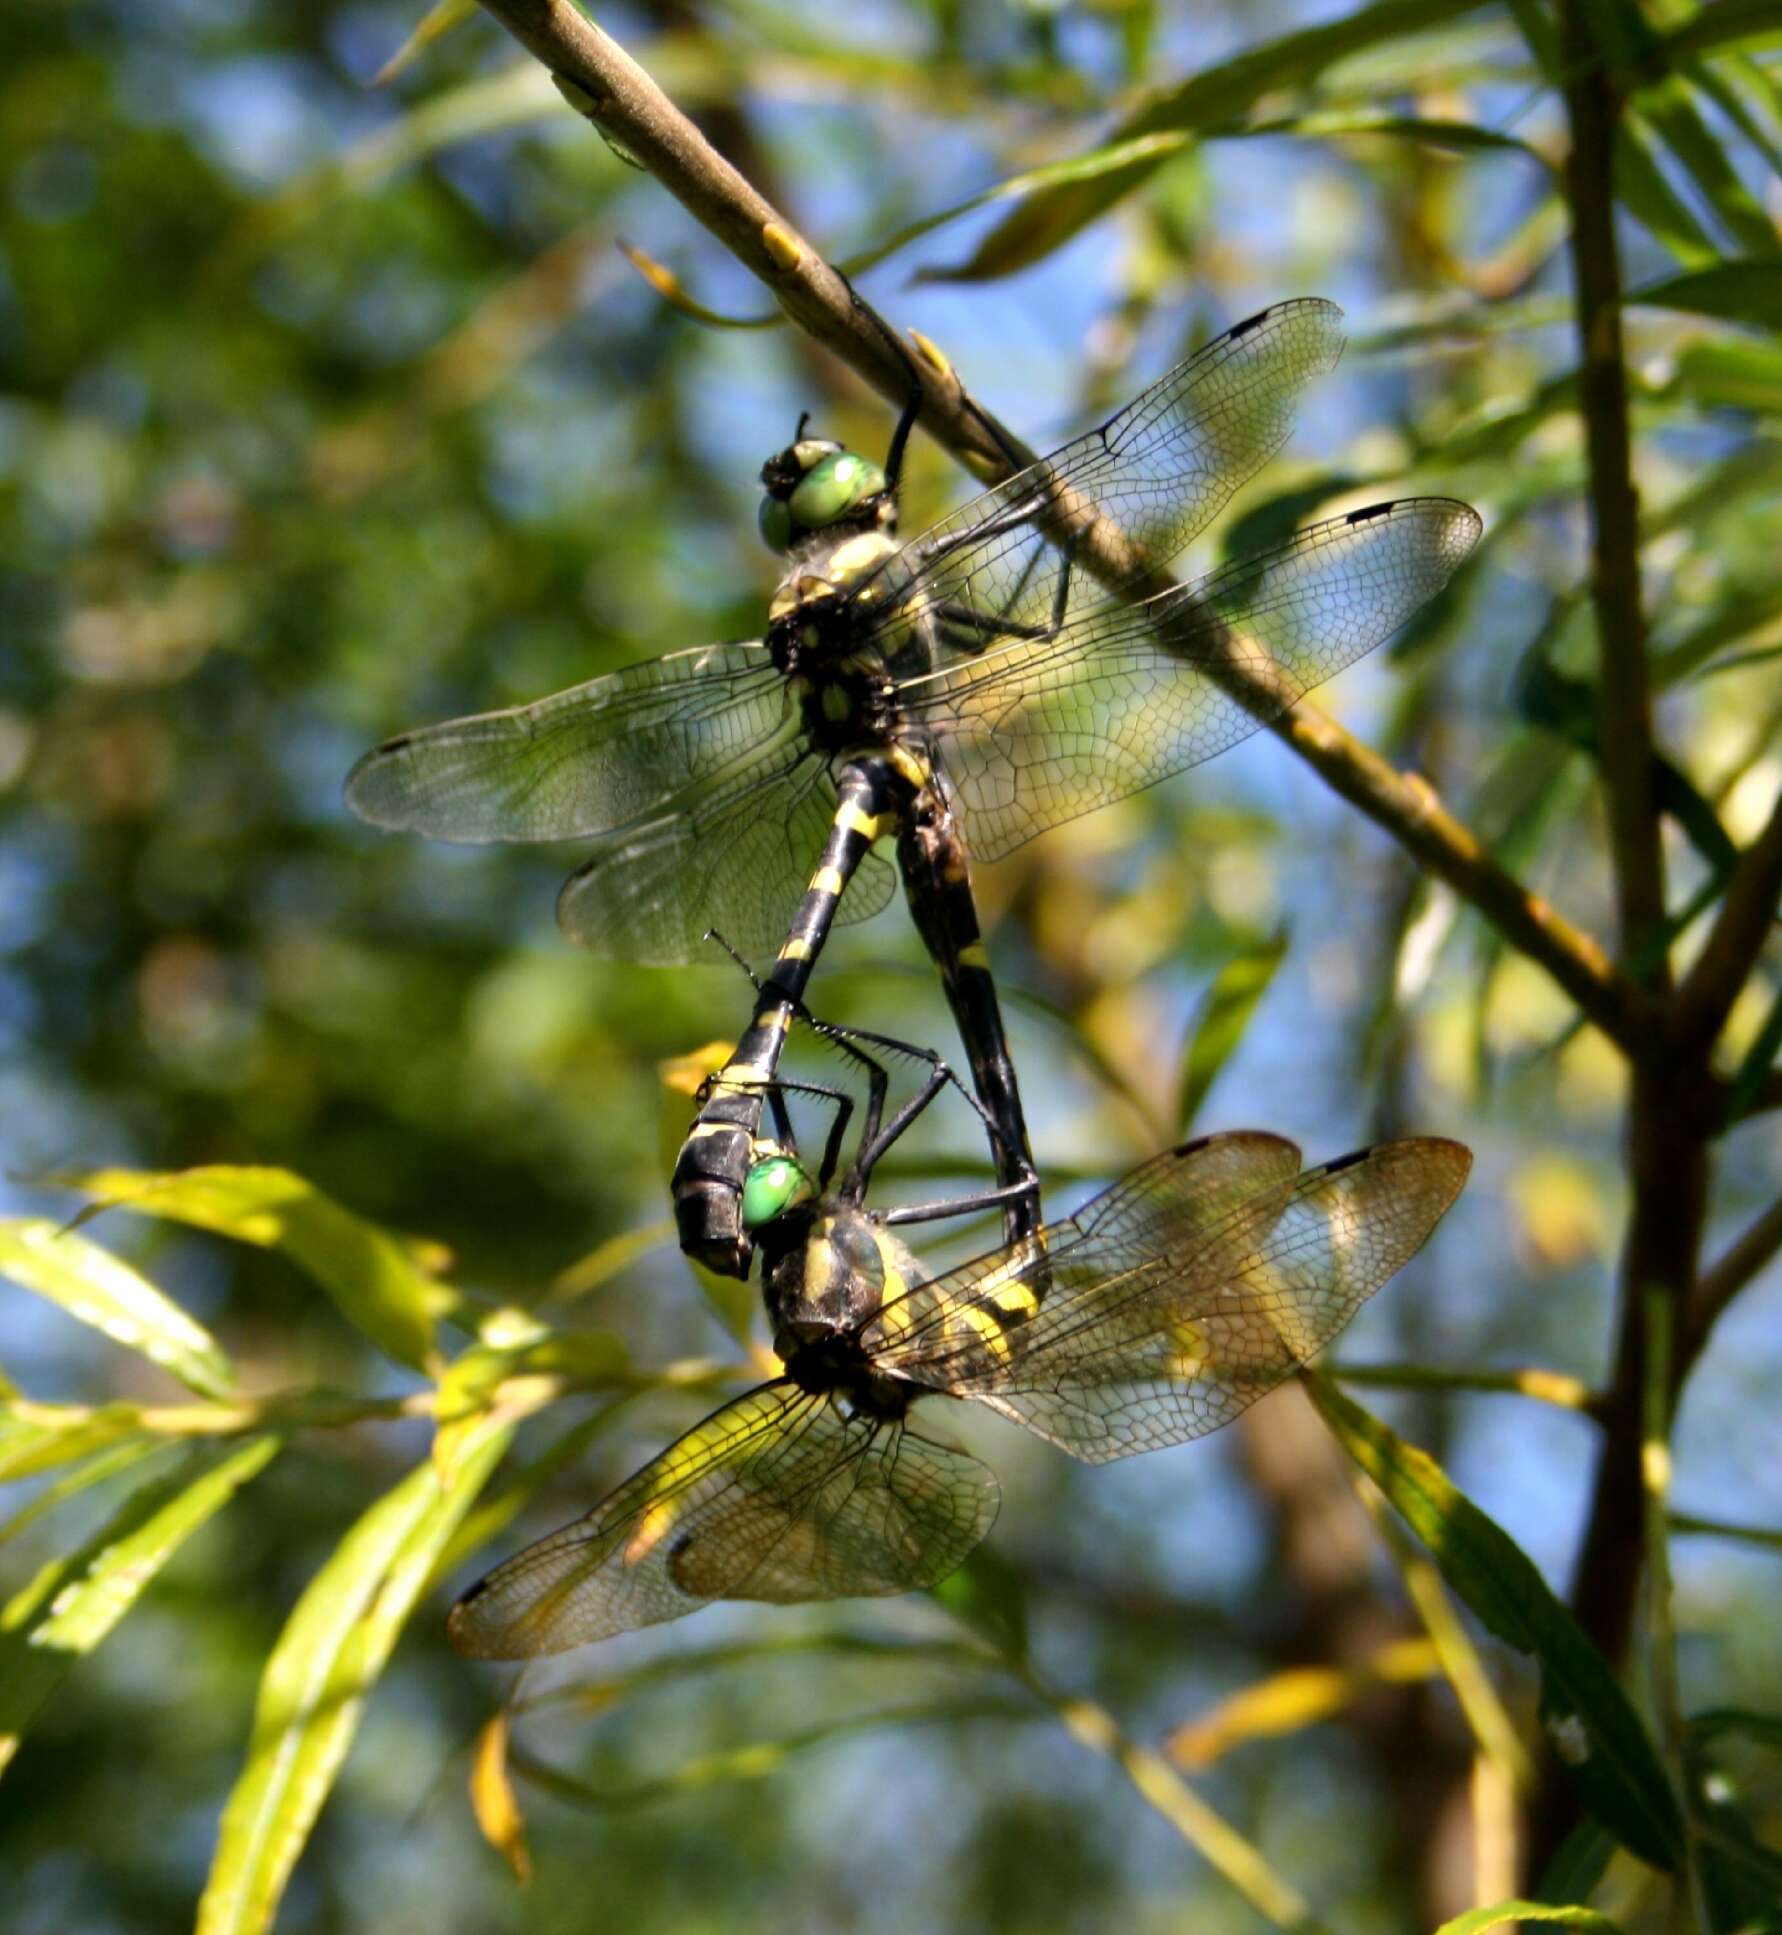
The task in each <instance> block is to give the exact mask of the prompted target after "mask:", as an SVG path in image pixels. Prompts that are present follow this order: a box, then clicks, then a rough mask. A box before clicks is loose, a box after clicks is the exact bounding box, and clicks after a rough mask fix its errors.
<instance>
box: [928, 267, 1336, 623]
mask: <svg viewBox="0 0 1782 1935" xmlns="http://www.w3.org/2000/svg"><path fill="white" fill-rule="evenodd" d="M1341 320H1342V311H1341V310H1340V309H1339V308H1337V306H1336V304H1335V303H1332V302H1322V301H1317V300H1309V301H1298V302H1282V303H1277V304H1275V306H1274V307H1273V308H1270V309H1265V310H1263V311H1262V312H1261V313H1260V314H1259V315H1255V316H1251V317H1249V318H1248V319H1247V320H1245V321H1244V322H1241V323H1238V324H1236V325H1235V326H1234V327H1233V328H1231V329H1228V330H1227V331H1226V332H1225V334H1224V335H1223V336H1219V337H1216V338H1215V339H1214V340H1213V341H1212V342H1210V343H1208V344H1207V345H1206V347H1205V348H1204V349H1202V350H1200V351H1198V352H1197V353H1196V354H1195V355H1193V356H1191V357H1189V358H1188V360H1187V361H1186V362H1184V363H1179V364H1177V365H1176V367H1175V368H1174V369H1173V370H1171V371H1169V373H1168V374H1167V375H1165V376H1163V377H1160V378H1159V379H1158V381H1157V382H1155V383H1153V384H1152V385H1151V387H1150V388H1149V389H1148V390H1145V391H1143V392H1142V393H1141V394H1140V395H1138V396H1137V397H1135V398H1134V399H1133V400H1132V402H1130V403H1129V404H1127V405H1126V407H1125V408H1124V409H1123V410H1121V411H1120V412H1119V413H1118V414H1117V415H1115V416H1112V417H1110V418H1109V419H1108V421H1107V422H1106V423H1104V424H1102V425H1101V426H1100V428H1098V429H1095V430H1090V431H1088V432H1086V433H1085V434H1084V435H1083V436H1080V437H1077V438H1076V439H1074V440H1073V441H1072V442H1070V443H1067V444H1065V445H1064V446H1063V448H1062V449H1059V450H1055V451H1053V452H1052V454H1051V455H1050V456H1049V457H1045V458H1042V459H1041V460H1040V461H1039V462H1038V463H1037V464H1034V465H1031V466H1030V467H1029V468H1028V469H1026V470H1024V471H1022V472H1020V473H1019V474H1018V475H1017V476H1015V477H1011V478H1010V479H1009V480H1008V481H1007V482H1006V483H1001V484H998V485H996V486H995V488H994V489H992V490H988V491H985V492H984V493H983V494H982V495H981V496H979V497H976V498H974V499H972V500H971V502H969V503H967V504H964V505H961V506H960V508H959V509H958V510H956V511H954V512H953V513H952V514H951V515H950V516H948V517H945V518H943V519H942V520H941V521H940V522H939V523H938V524H936V525H934V526H933V527H932V528H931V529H930V530H928V531H925V532H924V533H923V534H922V535H921V536H920V537H918V538H916V539H915V540H914V541H913V542H912V543H911V544H909V545H908V546H906V547H905V550H904V553H903V555H904V558H905V560H906V562H907V563H908V564H909V565H910V566H911V567H912V568H913V569H914V570H915V572H916V579H917V592H916V597H917V599H918V601H919V602H921V603H924V604H928V605H938V606H943V607H944V606H947V605H953V606H959V607H964V608H966V609H968V610H969V611H971V612H974V613H976V614H978V615H979V616H980V617H981V618H982V619H983V620H984V621H986V622H987V623H989V624H991V625H995V624H1005V623H1010V622H1013V623H1015V624H1025V625H1044V624H1047V623H1049V622H1050V621H1051V620H1052V618H1053V616H1054V614H1055V612H1056V609H1057V601H1058V588H1059V581H1060V575H1061V573H1062V572H1063V570H1064V569H1065V564H1064V554H1063V551H1062V550H1061V549H1060V548H1059V543H1060V540H1064V539H1067V538H1068V535H1069V534H1070V533H1072V532H1074V531H1077V530H1079V529H1081V528H1082V527H1084V526H1085V525H1086V524H1088V523H1090V522H1092V521H1093V520H1094V518H1095V517H1096V516H1097V515H1100V516H1102V517H1105V518H1107V519H1109V520H1110V521H1111V522H1112V523H1113V524H1115V525H1117V526H1118V527H1119V530H1120V532H1121V534H1122V536H1123V538H1124V539H1125V541H1126V542H1127V544H1128V545H1129V546H1130V548H1131V564H1130V569H1129V571H1128V572H1127V573H1126V574H1124V575H1125V577H1127V578H1134V577H1137V576H1139V575H1140V574H1142V573H1143V572H1144V571H1145V570H1147V569H1149V568H1153V567H1162V566H1164V565H1167V564H1168V563H1169V561H1170V559H1171V558H1173V557H1174V556H1175V555H1176V554H1177V552H1179V551H1180V550H1181V549H1182V547H1183V545H1185V544H1187V543H1188V542H1189V541H1190V540H1191V539H1192V538H1193V537H1194V536H1195V535H1196V533H1197V532H1199V531H1201V530H1203V529H1205V527H1206V526H1207V525H1208V524H1210V523H1211V522H1212V520H1213V519H1214V518H1215V517H1217V516H1218V514H1219V512H1220V511H1221V510H1223V509H1224V508H1225V506H1226V505H1227V504H1228V503H1229V502H1230V501H1231V498H1232V496H1233V495H1234V494H1235V492H1236V491H1237V490H1238V489H1239V488H1240V487H1241V486H1242V485H1244V484H1245V483H1247V482H1248V481H1249V479H1250V478H1252V477H1253V476H1255V474H1256V473H1257V471H1259V470H1260V469H1261V468H1262V466H1263V465H1264V464H1265V463H1267V461H1268V460H1269V458H1270V457H1272V456H1273V455H1274V454H1275V452H1276V451H1277V450H1279V449H1280V447H1281V446H1282V444H1284V443H1285V442H1286V441H1287V437H1288V435H1289V433H1290V432H1291V430H1292V427H1293V417H1294V412H1295V409H1296V407H1297V405H1298V401H1299V396H1300V393H1301V391H1303V390H1304V389H1305V388H1306V386H1307V385H1308V384H1309V383H1310V382H1311V381H1312V379H1313V378H1314V377H1316V376H1320V375H1323V374H1324V373H1325V372H1326V371H1328V370H1330V369H1331V368H1333V367H1334V366H1335V364H1336V360H1337V358H1338V356H1340V355H1341V353H1342V346H1343V336H1342V329H1341ZM1120 581H1121V579H1120V578H1119V577H1116V579H1115V581H1114V582H1115V583H1116V584H1117V583H1119V582H1120ZM1111 588H1112V587H1111V586H1110V585H1109V584H1108V583H1107V582H1106V581H1105V580H1102V581H1098V580H1097V579H1094V578H1091V577H1090V576H1089V575H1088V574H1087V573H1085V572H1081V571H1077V572H1074V573H1073V575H1072V578H1071V584H1070V590H1069V595H1068V597H1067V598H1066V600H1065V609H1066V611H1067V612H1068V611H1069V610H1071V609H1073V608H1081V607H1084V606H1089V605H1095V604H1099V603H1101V602H1102V601H1104V600H1105V599H1107V597H1108V596H1109V592H1110V589H1111ZM982 642H983V638H982V634H981V633H980V634H979V635H978V636H977V637H976V638H973V637H972V636H971V635H970V633H969V632H968V633H967V634H966V635H965V637H964V640H963V643H964V645H965V648H966V649H968V650H969V649H971V648H973V647H974V646H976V645H981V644H982Z"/></svg>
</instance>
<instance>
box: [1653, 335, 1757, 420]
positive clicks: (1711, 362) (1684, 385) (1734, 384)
mask: <svg viewBox="0 0 1782 1935" xmlns="http://www.w3.org/2000/svg"><path fill="white" fill-rule="evenodd" d="M1669 388H1674V389H1675V390H1676V391H1677V392H1678V393H1679V394H1680V395H1683V396H1686V397H1688V398H1689V399H1690V400H1691V401H1692V402H1694V403H1696V404H1698V405H1699V406H1700V407H1701V408H1703V409H1706V410H1751V411H1755V412H1756V413H1758V414H1760V415H1764V416H1782V354H1778V353H1777V351H1776V349H1775V348H1774V346H1773V345H1771V344H1769V343H1759V342H1749V341H1735V340H1733V339H1731V338H1729V339H1727V340H1726V341H1724V342H1711V343H1691V344H1690V345H1689V347H1688V348H1687V349H1685V350H1683V351H1682V352H1681V353H1680V354H1679V356H1678V357H1677V369H1676V375H1675V377H1674V378H1673V379H1672V383H1671V385H1669V386H1667V390H1668V389H1669Z"/></svg>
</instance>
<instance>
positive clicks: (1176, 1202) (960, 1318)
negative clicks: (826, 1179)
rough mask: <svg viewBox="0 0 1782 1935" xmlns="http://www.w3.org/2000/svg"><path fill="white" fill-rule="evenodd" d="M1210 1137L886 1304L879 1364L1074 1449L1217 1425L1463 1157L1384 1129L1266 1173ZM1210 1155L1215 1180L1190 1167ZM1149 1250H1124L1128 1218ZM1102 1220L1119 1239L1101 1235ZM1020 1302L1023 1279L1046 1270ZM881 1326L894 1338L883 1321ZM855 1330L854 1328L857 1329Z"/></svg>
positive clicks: (1404, 1240) (1423, 1209) (1334, 1304)
mask: <svg viewBox="0 0 1782 1935" xmlns="http://www.w3.org/2000/svg"><path fill="white" fill-rule="evenodd" d="M1233 1140H1236V1139H1235V1138H1230V1137H1224V1136H1215V1137H1212V1138H1210V1139H1209V1140H1208V1141H1207V1142H1205V1143H1201V1144H1191V1145H1189V1147H1188V1148H1186V1149H1183V1150H1178V1151H1176V1152H1174V1153H1173V1154H1172V1155H1169V1156H1164V1157H1159V1158H1158V1159H1157V1160H1155V1161H1153V1162H1149V1163H1147V1164H1145V1165H1144V1167H1143V1168H1141V1169H1139V1170H1136V1171H1135V1172H1134V1173H1133V1174H1132V1175H1131V1176H1129V1177H1127V1178H1126V1179H1125V1180H1124V1181H1123V1182H1119V1183H1116V1184H1115V1185H1114V1187H1113V1188H1112V1189H1110V1190H1108V1191H1107V1192H1106V1193H1105V1194H1104V1195H1102V1196H1100V1197H1097V1198H1096V1200H1095V1201H1094V1202H1092V1203H1091V1204H1090V1205H1089V1206H1088V1208H1087V1209H1085V1210H1083V1211H1082V1212H1080V1214H1079V1215H1077V1216H1076V1217H1073V1218H1071V1219H1070V1221H1069V1222H1067V1223H1064V1224H1059V1225H1054V1226H1051V1227H1049V1228H1048V1230H1047V1231H1046V1233H1045V1235H1046V1237H1047V1239H1048V1241H1047V1243H1046V1248H1045V1253H1044V1255H1043V1257H1042V1256H1040V1255H1039V1254H1038V1253H1037V1252H1038V1247H1039V1246H1038V1245H1036V1246H1035V1251H1036V1254H1035V1255H1033V1256H1029V1257H1027V1258H1023V1259H1021V1260H1020V1261H1019V1263H1018V1265H1017V1267H1016V1269H1015V1270H1014V1271H1013V1272H1011V1271H1010V1270H1009V1269H1008V1267H1007V1265H1006V1263H1005V1262H1004V1260H1003V1259H1001V1258H998V1257H989V1258H984V1259H980V1261H979V1262H977V1263H975V1264H967V1265H966V1266H965V1267H964V1268H963V1269H961V1270H955V1271H951V1272H949V1273H948V1274H947V1275H945V1276H943V1277H940V1278H937V1279H936V1280H935V1281H934V1282H932V1283H929V1284H926V1285H923V1286H921V1287H920V1288H918V1289H917V1290H915V1291H913V1292H911V1294H910V1297H909V1298H908V1299H906V1300H905V1301H906V1302H908V1303H909V1304H910V1305H911V1306H912V1309H913V1312H914V1315H913V1320H912V1321H910V1322H908V1323H905V1324H903V1325H901V1326H899V1324H898V1322H897V1319H896V1316H895V1314H894V1313H895V1311H896V1309H897V1306H895V1305H894V1306H889V1307H888V1309H887V1311H886V1312H885V1313H884V1314H883V1315H882V1316H881V1318H880V1320H879V1321H880V1323H881V1325H883V1324H884V1322H885V1317H886V1316H890V1317H891V1319H892V1322H891V1325H890V1326H888V1327H887V1335H888V1341H887V1344H886V1346H885V1348H884V1349H883V1350H882V1351H880V1352H878V1353H876V1355H875V1360H874V1361H875V1363H876V1365H877V1366H878V1368H880V1369H882V1370H885V1371H887V1372H890V1373H892V1374H893V1375H896V1376H898V1377H903V1378H907V1379H909V1380H910V1381H911V1382H913V1383H917V1384H922V1385H927V1386H929V1387H931V1388H933V1389H936V1390H944V1391H948V1392H950V1393H952V1394H953V1395H954V1396H956V1397H975V1398H977V1399H979V1400H980V1401H981V1402H983V1403H986V1404H988V1405H990V1406H991V1407H992V1408H993V1409H995V1410H998V1411H1000V1412H1002V1413H1003V1414H1004V1415H1005V1416H1007V1417H1010V1418H1012V1419H1014V1420H1015V1421H1016V1422H1017V1423H1018V1424H1023V1425H1025V1426H1026V1427H1027V1428H1028V1430H1030V1431H1033V1432H1036V1433H1038V1435H1039V1436H1041V1437H1043V1438H1048V1439H1050V1440H1051V1442H1052V1443H1054V1444H1055V1445H1057V1446H1058V1447H1059V1448H1060V1449H1061V1450H1064V1451H1068V1452H1069V1453H1070V1454H1071V1455H1072V1456H1073V1457H1076V1458H1081V1459H1084V1460H1085V1461H1086V1462H1088V1463H1090V1464H1100V1463H1102V1462H1104V1461H1106V1460H1108V1459H1112V1458H1124V1457H1126V1456H1128V1455H1129V1454H1131V1453H1133V1452H1137V1451H1150V1450H1155V1449H1156V1448H1158V1447H1159V1446H1162V1445H1171V1444H1180V1443H1182V1442H1183V1441H1184V1440H1186V1439H1189V1438H1197V1437H1199V1436H1201V1435H1202V1434H1203V1433H1204V1432H1208V1431H1216V1430H1217V1429H1218V1428H1219V1426H1220V1425H1222V1424H1227V1423H1229V1422H1230V1420H1231V1419H1233V1418H1234V1417H1236V1416H1237V1415H1238V1413H1239V1412H1240V1411H1242V1410H1243V1409H1244V1408H1245V1406H1246V1405H1248V1404H1250V1403H1252V1402H1253V1401H1254V1400H1255V1399H1256V1398H1258V1397H1260V1396H1261V1395H1262V1394H1263V1393H1264V1392H1265V1391H1268V1390H1272V1389H1273V1388H1274V1386H1275V1385H1277V1384H1279V1383H1280V1382H1281V1381H1282V1380H1283V1379H1284V1378H1286V1377H1288V1376H1290V1375H1291V1374H1292V1373H1293V1372H1294V1371H1295V1370H1296V1369H1297V1368H1298V1367H1299V1366H1300V1365H1301V1364H1303V1363H1305V1362H1306V1361H1307V1359H1309V1358H1310V1357H1312V1356H1313V1355H1314V1354H1315V1353H1316V1352H1317V1351H1318V1350H1320V1349H1321V1348H1322V1347H1323V1345H1325V1344H1326V1343H1327V1342H1329V1340H1330V1339H1331V1338H1332V1337H1333V1336H1335V1335H1336V1333H1337V1332H1338V1331H1339V1330H1340V1329H1341V1328H1342V1327H1343V1325H1344V1324H1346V1323H1347V1322H1348V1321H1349V1319H1350V1318H1351V1317H1352V1316H1353V1315H1354V1314H1355V1312H1356V1311H1357V1310H1358V1309H1360V1307H1361V1305H1362V1304H1363V1303H1364V1302H1366V1300H1367V1299H1368V1298H1369V1297H1370V1296H1372V1295H1373V1293H1374V1292H1375V1291H1376V1290H1377V1289H1378V1288H1379V1287H1380V1285H1381V1284H1383V1283H1384V1282H1385V1281H1386V1280H1387V1279H1388V1278H1389V1277H1390V1276H1392V1275H1393V1274H1394V1272H1395V1271H1397V1270H1399V1269H1400V1268H1402V1267H1403V1265H1404V1264H1405V1263H1407V1262H1408V1261H1409V1260H1410V1258H1411V1257H1412V1256H1414V1255H1415V1254H1416V1252H1417V1250H1418V1249H1419V1248H1421V1246H1422V1245H1423V1243H1424V1241H1425V1240H1426V1239H1427V1237H1428V1236H1429V1233H1430V1231H1431V1230H1433V1229H1434V1228H1435V1226H1436V1224H1437V1223H1438V1222H1439V1221H1440V1220H1441V1217H1442V1215H1443V1213H1444V1212H1445V1211H1446V1210H1447V1208H1448V1206H1449V1204H1450V1203H1452V1202H1453V1200H1454V1198H1455V1197H1456V1196H1457V1195H1458V1194H1459V1193H1460V1189H1461V1185H1462V1184H1463V1183H1464V1182H1465V1181H1466V1176H1467V1171H1468V1170H1469V1169H1470V1168H1471V1166H1472V1157H1471V1155H1470V1153H1469V1152H1468V1151H1467V1150H1466V1149H1465V1148H1463V1147H1462V1146H1461V1145H1460V1144H1459V1143H1458V1142H1448V1141H1443V1140H1440V1139H1438V1138H1421V1139H1413V1140H1407V1141H1403V1142H1385V1143H1380V1144H1377V1145H1376V1146H1375V1147H1373V1148H1371V1149H1364V1150H1361V1151H1359V1152H1358V1153H1357V1154H1355V1155H1350V1156H1344V1157H1342V1158H1341V1159H1340V1160H1338V1161H1336V1162H1332V1163H1326V1164H1325V1165H1324V1166H1323V1167H1322V1168H1319V1169H1311V1170H1307V1171H1306V1172H1305V1173H1304V1174H1303V1175H1300V1176H1297V1177H1291V1178H1289V1179H1287V1180H1286V1181H1284V1182H1283V1181H1282V1180H1281V1179H1280V1178H1279V1176H1278V1174H1276V1175H1272V1176H1268V1177H1267V1179H1266V1180H1265V1179H1264V1177H1265V1173H1266V1165H1265V1164H1264V1163H1263V1162H1262V1161H1261V1160H1260V1158H1257V1159H1256V1160H1255V1166H1254V1186H1253V1187H1252V1188H1250V1189H1249V1191H1248V1193H1247V1194H1246V1189H1245V1184H1244V1181H1243V1173H1244V1168H1245V1162H1244V1161H1243V1160H1242V1159H1241V1157H1242V1152H1239V1156H1240V1159H1239V1160H1237V1161H1235V1162H1234V1161H1233V1160H1232V1158H1231V1154H1230V1153H1229V1152H1228V1151H1227V1149H1226V1147H1225V1145H1226V1144H1227V1143H1229V1142H1232V1141H1233ZM1209 1167H1210V1168H1211V1169H1212V1170H1213V1172H1214V1174H1215V1175H1216V1176H1217V1178H1218V1187H1216V1188H1212V1189H1210V1190H1208V1191H1207V1192H1206V1193H1204V1194H1203V1192H1202V1191H1201V1190H1200V1189H1199V1188H1197V1187H1196V1179H1197V1176H1198V1175H1199V1174H1200V1173H1201V1172H1202V1171H1205V1170H1207V1169H1208V1168H1209ZM1135 1228H1143V1229H1144V1230H1145V1231H1146V1232H1147V1234H1146V1236H1145V1238H1144V1243H1145V1246H1146V1248H1147V1250H1148V1253H1147V1254H1145V1255H1143V1256H1142V1257H1141V1258H1140V1259H1139V1260H1138V1261H1136V1262H1135V1261H1134V1258H1133V1251H1134V1242H1133V1239H1132V1236H1131V1234H1130V1232H1131V1231H1132V1230H1133V1229H1135ZM1104 1229H1107V1230H1111V1231H1113V1232H1115V1240H1113V1241H1109V1240H1107V1238H1106V1237H1104V1236H1103V1234H1102V1231H1103V1230H1104ZM1042 1271H1043V1272H1044V1273H1046V1277H1049V1282H1046V1285H1045V1292H1044V1296H1043V1298H1042V1299H1040V1300H1037V1301H1036V1300H1035V1299H1033V1298H1032V1297H1029V1298H1028V1299H1027V1308H1026V1310H1025V1311H1021V1310H1020V1309H1019V1308H1018V1306H1019V1302H1020V1298H1019V1288H1020V1286H1022V1285H1026V1284H1030V1283H1034V1282H1045V1277H1042V1275H1041V1272H1042ZM892 1333H894V1334H892ZM869 1336H870V1333H869Z"/></svg>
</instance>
